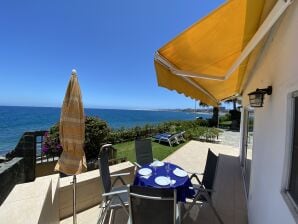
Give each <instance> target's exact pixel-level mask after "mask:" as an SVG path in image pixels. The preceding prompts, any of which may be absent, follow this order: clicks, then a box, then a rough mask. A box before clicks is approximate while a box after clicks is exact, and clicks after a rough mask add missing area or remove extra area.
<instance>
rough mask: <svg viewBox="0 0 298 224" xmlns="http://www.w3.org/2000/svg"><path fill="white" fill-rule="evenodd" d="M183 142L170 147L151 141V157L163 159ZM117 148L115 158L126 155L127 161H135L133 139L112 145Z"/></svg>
mask: <svg viewBox="0 0 298 224" xmlns="http://www.w3.org/2000/svg"><path fill="white" fill-rule="evenodd" d="M184 144H185V143H182V144H179V145H176V146H174V147H170V146H169V145H163V144H159V143H156V142H152V150H153V158H155V159H158V160H163V159H164V158H166V157H167V156H168V155H170V154H172V153H173V152H175V151H176V150H177V149H179V148H180V147H182V146H183V145H184ZM113 146H114V148H116V149H117V158H123V157H126V158H127V160H128V161H131V162H135V161H136V157H135V143H134V141H130V142H124V143H119V144H116V145H113Z"/></svg>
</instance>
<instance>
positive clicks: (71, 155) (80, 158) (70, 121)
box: [55, 70, 87, 224]
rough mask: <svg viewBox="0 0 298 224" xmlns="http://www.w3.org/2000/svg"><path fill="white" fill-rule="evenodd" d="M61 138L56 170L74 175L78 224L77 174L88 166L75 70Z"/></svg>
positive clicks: (74, 198) (81, 109)
mask: <svg viewBox="0 0 298 224" xmlns="http://www.w3.org/2000/svg"><path fill="white" fill-rule="evenodd" d="M59 138H60V143H61V145H62V148H63V151H62V154H61V156H60V158H59V160H58V162H57V164H56V167H55V170H56V171H59V172H62V173H64V174H67V175H73V182H72V183H73V223H74V224H76V223H77V219H76V174H79V173H82V172H84V171H86V170H87V165H86V158H85V153H84V141H85V117H84V109H83V103H82V95H81V90H80V86H79V82H78V77H77V74H76V71H75V70H72V74H71V78H70V81H69V83H68V87H67V90H66V94H65V97H64V101H63V105H62V108H61V116H60V125H59Z"/></svg>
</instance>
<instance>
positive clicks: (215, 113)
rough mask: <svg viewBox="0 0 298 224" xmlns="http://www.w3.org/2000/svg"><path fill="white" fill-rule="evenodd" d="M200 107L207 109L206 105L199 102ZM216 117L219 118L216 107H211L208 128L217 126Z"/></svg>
mask: <svg viewBox="0 0 298 224" xmlns="http://www.w3.org/2000/svg"><path fill="white" fill-rule="evenodd" d="M200 106H202V107H208V106H209V105H208V104H206V103H203V102H201V101H200ZM218 116H219V108H218V107H213V114H212V118H211V119H210V121H211V122H210V123H209V125H210V126H216V127H217V126H218Z"/></svg>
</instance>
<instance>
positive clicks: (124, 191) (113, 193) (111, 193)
mask: <svg viewBox="0 0 298 224" xmlns="http://www.w3.org/2000/svg"><path fill="white" fill-rule="evenodd" d="M127 192H128V191H127V190H121V191H113V192H108V193H103V194H102V196H103V197H107V196H113V195H117V194H124V193H127Z"/></svg>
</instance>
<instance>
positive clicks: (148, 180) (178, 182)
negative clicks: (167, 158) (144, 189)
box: [136, 162, 189, 188]
mask: <svg viewBox="0 0 298 224" xmlns="http://www.w3.org/2000/svg"><path fill="white" fill-rule="evenodd" d="M167 166H169V172H167V170H166V167H167ZM143 168H148V169H150V170H151V171H152V173H151V175H150V176H143V175H141V174H140V173H139V172H138V171H139V170H140V169H139V170H138V171H137V175H136V179H138V185H141V186H148V187H154V188H177V187H179V186H183V185H185V183H186V182H187V181H189V177H188V175H186V176H183V177H180V176H177V175H175V174H174V173H173V171H174V170H175V169H180V170H183V169H182V168H181V167H179V166H177V165H175V164H172V163H166V162H164V165H163V166H159V167H153V166H151V165H150V164H147V165H144V166H142V169H143ZM160 176H164V177H170V179H171V180H172V184H171V185H170V184H169V185H165V186H162V185H159V184H157V183H156V182H155V179H156V178H157V177H160ZM173 180H174V181H173Z"/></svg>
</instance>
